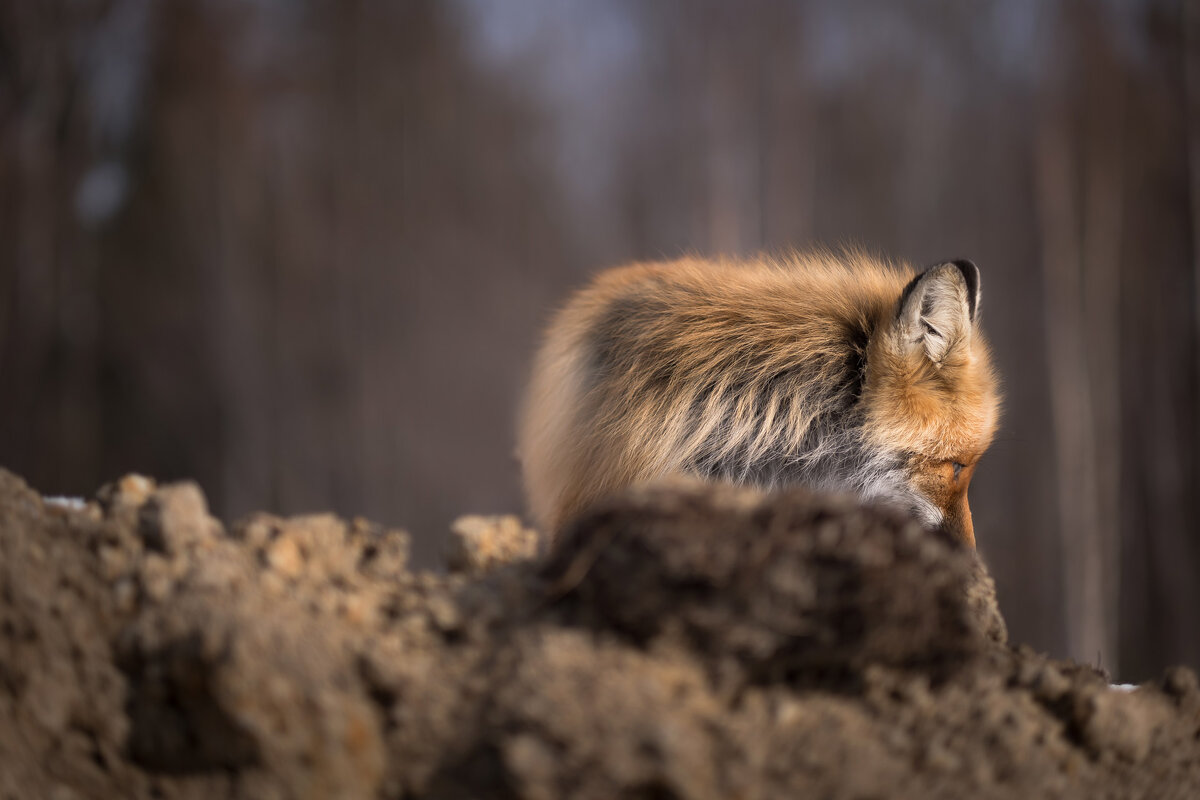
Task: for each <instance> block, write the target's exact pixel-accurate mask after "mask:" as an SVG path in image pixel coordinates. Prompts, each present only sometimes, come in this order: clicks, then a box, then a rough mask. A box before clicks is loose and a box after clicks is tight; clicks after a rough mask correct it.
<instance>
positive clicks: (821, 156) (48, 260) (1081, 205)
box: [0, 0, 1200, 680]
mask: <svg viewBox="0 0 1200 800" xmlns="http://www.w3.org/2000/svg"><path fill="white" fill-rule="evenodd" d="M1198 24H1200V9H1198V8H1197V6H1196V4H1195V3H1192V2H1187V1H1186V0H1183V1H1182V2H1181V0H1161V1H1160V0H1135V1H1134V2H1115V1H1114V2H1077V1H1073V0H1059V1H1055V0H978V2H971V3H963V2H961V1H960V0H920V1H919V2H905V3H897V2H891V1H890V0H887V1H885V0H877V1H875V2H844V1H843V0H811V1H807V2H766V1H765V0H739V1H738V2H732V1H730V2H715V1H714V0H690V1H689V2H644V1H643V0H505V1H501V0H495V1H492V0H460V1H458V2H451V1H450V0H442V2H432V1H428V2H420V1H418V0H403V1H401V2H392V3H384V2H378V3H371V2H358V1H356V0H322V1H320V2H318V0H255V1H251V0H243V1H241V2H234V1H233V0H208V1H202V0H177V1H176V2H170V3H158V2H153V0H37V2H29V0H0V187H2V190H3V191H2V195H0V464H2V465H3V466H5V467H8V468H10V469H13V470H15V471H17V472H19V473H21V474H22V475H24V476H25V477H26V478H27V479H28V480H29V481H30V482H31V483H32V484H33V485H35V486H36V487H38V488H39V489H41V490H42V491H43V492H46V493H69V494H91V493H92V492H93V491H94V490H95V488H96V487H97V486H98V485H99V484H101V483H102V482H105V481H107V480H110V479H112V478H114V477H116V476H118V475H120V474H122V473H124V472H127V471H131V470H137V471H141V472H145V473H150V474H153V475H155V476H157V477H158V478H160V479H174V478H182V477H193V478H196V479H198V480H199V481H200V482H201V483H202V484H203V485H204V487H205V489H206V491H207V492H208V495H209V498H210V502H211V504H212V506H213V507H214V509H215V510H216V511H217V513H219V514H221V515H222V516H226V517H234V516H237V515H240V514H243V513H245V512H248V511H250V510H251V509H256V508H266V509H272V510H276V511H280V512H285V513H291V512H301V511H310V510H319V509H334V510H336V511H338V512H340V513H342V514H346V515H364V516H367V517H372V518H375V519H378V520H381V521H384V522H386V523H390V524H397V525H403V526H405V527H408V528H409V529H410V530H411V531H413V533H414V534H415V537H416V541H417V552H418V557H419V558H420V559H422V560H423V561H424V562H425V563H433V558H434V555H435V554H436V553H437V552H438V550H439V549H440V547H441V541H442V538H441V537H442V536H443V535H444V531H445V530H446V526H447V523H448V522H449V521H450V520H451V519H452V518H453V517H455V516H457V515H459V514H461V513H466V512H512V511H519V510H520V505H521V501H520V493H519V476H518V472H517V468H516V464H515V462H514V460H513V457H512V447H513V417H514V413H515V407H516V402H517V398H518V396H519V391H520V386H521V384H522V382H523V380H524V376H525V373H526V371H527V369H528V365H529V361H530V356H531V354H532V351H533V349H534V347H535V343H536V340H537V333H538V330H539V329H540V327H541V326H542V325H543V324H544V322H545V320H546V318H547V315H548V314H549V313H550V311H551V310H552V309H553V308H554V306H555V304H556V303H558V302H560V301H561V299H562V297H563V296H564V294H565V293H566V292H567V291H568V290H569V289H570V288H571V287H574V286H577V285H579V284H580V283H581V282H583V281H584V280H586V277H587V275H589V274H590V273H591V272H593V271H594V270H596V269H599V268H602V267H604V266H608V265H611V264H614V263H617V262H621V261H625V260H628V259H634V258H656V257H661V256H674V255H677V254H680V253H683V252H685V251H690V252H699V253H717V252H730V253H752V252H754V251H757V250H760V249H763V248H766V249H778V248H783V247H792V246H795V247H803V246H805V245H806V244H810V243H824V244H833V245H837V244H839V243H857V244H862V245H865V246H867V247H869V248H873V249H876V250H878V251H880V252H883V253H886V254H889V255H892V256H896V257H899V258H904V259H908V260H911V261H913V262H915V263H926V262H932V261H935V260H940V259H946V258H955V257H970V258H972V259H974V260H975V261H976V262H977V263H978V264H979V265H980V267H981V269H982V271H983V276H984V320H985V326H986V328H987V330H988V332H989V334H990V336H991V339H992V342H993V345H994V350H995V354H996V358H997V360H998V363H999V367H1000V370H1001V372H1002V374H1003V376H1004V382H1005V386H1006V395H1007V399H1006V412H1005V417H1004V423H1003V429H1002V432H1001V434H1000V437H999V440H998V441H997V442H996V444H995V446H994V447H993V449H992V451H991V452H990V453H989V455H988V456H987V458H986V459H985V461H984V464H983V465H982V466H981V469H980V472H979V475H978V477H977V479H976V481H975V485H974V486H973V487H972V506H973V509H974V512H975V525H976V533H977V535H978V539H979V541H980V547H981V549H982V551H983V552H984V553H985V555H986V556H987V558H988V560H989V562H990V563H991V565H992V568H993V571H994V573H995V576H996V579H997V582H998V584H999V590H1000V599H1001V603H1002V605H1003V607H1004V609H1005V610H1006V613H1007V616H1008V619H1009V622H1010V625H1011V628H1012V633H1013V635H1014V638H1016V639H1018V640H1023V641H1027V642H1029V643H1031V644H1032V645H1034V646H1035V647H1036V648H1038V649H1042V650H1047V651H1050V652H1051V653H1054V654H1056V655H1071V656H1074V657H1076V658H1078V659H1081V660H1086V661H1090V662H1093V663H1096V662H1097V661H1099V662H1100V663H1102V664H1103V665H1104V666H1106V667H1109V668H1112V669H1114V670H1115V671H1116V673H1117V674H1118V676H1119V677H1120V678H1122V679H1128V680H1138V679H1142V678H1146V677H1149V676H1152V675H1155V674H1157V673H1158V672H1159V671H1160V670H1161V669H1162V668H1163V667H1164V666H1165V665H1166V664H1168V663H1171V662H1178V661H1183V662H1187V663H1190V664H1192V665H1200V524H1198V523H1197V519H1200V517H1198V513H1200V500H1198V499H1197V498H1198V497H1200V461H1198V458H1197V446H1198V445H1200V425H1198V422H1197V416H1198V415H1197V406H1198V403H1200V385H1198V384H1200V316H1198V313H1197V312H1198V309H1200V285H1198V281H1197V278H1198V275H1200V273H1198V267H1197V263H1198V259H1200V250H1198V242H1200V225H1198V224H1197V222H1198V219H1200V207H1198V205H1197V202H1198V201H1200V87H1198V82H1200V49H1198V40H1200V27H1198Z"/></svg>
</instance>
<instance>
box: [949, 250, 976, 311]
mask: <svg viewBox="0 0 1200 800" xmlns="http://www.w3.org/2000/svg"><path fill="white" fill-rule="evenodd" d="M950 263H951V264H953V265H954V266H956V267H958V271H959V272H961V273H962V276H963V280H965V281H966V282H967V305H968V306H969V307H970V311H971V319H972V320H973V319H975V306H976V304H977V303H978V302H979V267H977V266H975V262H974V261H972V260H971V259H969V258H957V259H955V260H954V261H951V262H950Z"/></svg>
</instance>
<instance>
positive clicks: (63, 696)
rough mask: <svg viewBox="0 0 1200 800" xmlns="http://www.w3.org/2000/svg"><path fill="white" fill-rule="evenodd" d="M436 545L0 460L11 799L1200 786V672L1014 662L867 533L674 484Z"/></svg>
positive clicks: (982, 599) (985, 616) (924, 542)
mask: <svg viewBox="0 0 1200 800" xmlns="http://www.w3.org/2000/svg"><path fill="white" fill-rule="evenodd" d="M455 541H456V547H455V555H454V564H455V565H456V567H457V569H458V570H459V571H457V572H452V573H449V574H445V575H435V574H429V573H418V572H412V571H410V570H409V569H408V568H407V565H406V560H407V551H408V539H407V537H406V536H405V534H403V533H401V532H397V531H388V530H384V529H382V528H380V527H378V526H375V525H372V524H370V523H367V522H364V521H361V520H355V521H353V522H345V521H342V520H339V519H336V518H334V517H331V516H310V517H302V518H295V519H288V520H285V519H280V518H277V517H272V516H267V515H259V516H255V517H252V518H250V519H248V520H245V521H243V522H241V523H239V524H237V525H235V526H233V527H232V528H231V529H229V530H228V531H227V530H226V529H225V528H223V526H222V525H221V524H220V523H218V522H217V521H216V520H214V519H212V518H211V517H210V516H209V515H208V513H207V510H206V507H205V501H204V498H203V495H202V494H201V493H200V491H199V489H198V488H197V487H195V486H194V485H191V484H178V485H173V486H166V487H162V488H158V487H155V486H154V485H153V483H152V482H150V481H148V480H146V479H139V478H136V477H130V478H126V479H124V480H123V481H122V482H120V483H119V484H117V485H115V486H111V487H107V488H106V489H105V490H102V491H101V493H100V495H99V497H98V498H97V500H96V501H94V502H91V503H89V504H88V505H87V506H86V507H85V508H83V509H80V510H72V509H67V508H62V507H59V506H56V505H50V504H47V503H45V502H44V501H43V500H42V498H41V497H40V496H39V495H38V494H37V493H35V492H33V491H31V490H30V489H29V488H28V487H26V486H25V485H24V484H23V483H22V482H21V481H20V479H18V478H16V477H15V476H12V475H11V474H8V473H4V472H2V471H0V798H3V800H7V799H8V798H14V799H15V798H21V799H22V800H24V798H31V797H32V798H42V797H45V798H56V799H60V800H67V799H68V798H80V797H96V798H109V797H129V798H190V797H196V798H199V797H206V798H207V797H237V798H256V799H258V798H300V797H304V798H328V797H339V798H341V797H345V798H358V797H393V798H418V797H421V798H426V797H428V798H435V797H436V798H467V797H497V798H539V799H540V798H545V799H546V800H550V799H551V798H595V799H596V800H609V799H610V798H641V799H643V800H650V799H651V798H655V799H657V800H663V799H665V798H744V799H746V800H753V799H756V798H777V797H827V798H843V797H844V798H869V797H914V798H916V797H920V798H930V797H932V798H937V797H945V798H960V797H1021V798H1026V797H1081V798H1082V797H1087V798H1105V797H1113V798H1116V797H1155V798H1194V797H1200V688H1198V686H1197V679H1196V675H1195V674H1194V673H1193V672H1191V671H1189V670H1187V669H1183V668H1176V669H1174V670H1171V671H1169V672H1168V674H1167V675H1166V676H1165V677H1164V678H1163V679H1162V680H1161V681H1157V682H1154V683H1148V684H1143V685H1142V686H1141V687H1139V688H1138V689H1137V690H1136V691H1133V692H1128V693H1127V692H1120V691H1115V690H1113V689H1110V688H1109V686H1108V683H1107V680H1106V676H1104V675H1101V674H1099V673H1097V672H1095V671H1094V670H1092V669H1090V668H1087V667H1082V666H1078V665H1075V664H1069V663H1062V662H1053V661H1050V660H1048V659H1046V658H1044V657H1042V656H1039V655H1036V654H1034V653H1032V652H1030V651H1029V650H1027V649H1023V648H1012V647H1010V646H1008V645H1007V644H1006V643H1005V634H1004V626H1003V621H1002V619H1001V618H1000V615H999V612H998V611H997V609H996V605H995V602H994V594H993V591H992V585H991V581H990V579H989V578H988V577H987V574H986V571H985V570H984V569H983V567H982V565H981V564H980V563H979V562H978V560H977V559H976V558H975V556H974V554H973V553H971V552H969V551H966V550H963V549H960V548H958V547H957V546H955V545H954V543H953V542H949V541H946V540H942V539H939V538H937V537H936V536H935V535H933V534H930V533H926V532H924V531H922V530H920V529H918V528H916V527H915V526H913V525H912V524H910V523H906V522H904V521H903V520H900V519H897V518H894V517H892V516H890V515H888V514H887V513H884V512H881V511H876V510H870V509H863V508H858V507H855V506H854V505H852V504H850V503H848V502H847V501H845V500H842V499H839V498H830V497H822V496H814V495H810V494H806V493H792V494H787V495H781V496H775V497H770V498H763V497H760V496H758V495H754V494H750V493H741V492H735V491H729V490H717V489H711V488H710V489H706V490H701V489H696V488H663V489H659V490H655V491H647V492H643V493H635V494H631V495H629V496H626V497H624V498H621V499H619V500H616V501H613V502H612V503H610V504H609V505H607V506H605V507H601V508H597V509H596V510H595V511H594V512H593V513H591V514H590V515H589V516H587V517H586V518H584V519H582V520H580V521H579V522H578V523H577V524H576V525H575V527H574V528H573V529H572V530H570V531H569V532H567V534H566V535H564V536H563V537H562V539H561V540H560V541H558V542H557V543H555V544H554V545H553V546H551V547H550V548H549V552H548V553H546V554H545V555H543V556H536V555H535V553H534V550H535V549H536V544H537V542H536V539H535V538H534V537H533V535H532V534H531V532H529V531H528V530H526V529H524V528H522V527H521V526H520V525H519V524H518V523H516V522H515V521H514V520H511V519H508V520H505V519H499V520H497V519H487V518H473V519H471V520H468V521H465V522H462V523H460V524H459V525H457V526H456V540H455ZM514 559H515V560H514Z"/></svg>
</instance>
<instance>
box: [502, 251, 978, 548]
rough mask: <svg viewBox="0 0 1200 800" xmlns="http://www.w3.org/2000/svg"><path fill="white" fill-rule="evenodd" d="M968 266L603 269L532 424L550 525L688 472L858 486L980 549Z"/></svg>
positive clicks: (724, 263) (540, 363)
mask: <svg viewBox="0 0 1200 800" xmlns="http://www.w3.org/2000/svg"><path fill="white" fill-rule="evenodd" d="M979 286H980V283H979V271H978V269H977V268H976V267H975V265H974V264H972V263H971V262H969V261H955V262H948V263H944V264H938V265H935V266H933V267H930V268H928V269H926V270H924V271H923V272H920V273H918V272H917V271H916V270H914V269H913V268H912V267H909V266H907V265H903V264H892V263H889V262H886V261H883V260H881V259H878V258H875V257H872V256H870V255H867V254H865V253H861V252H850V253H842V254H833V253H829V252H812V253H807V254H793V255H790V256H788V257H785V258H781V259H756V260H748V261H734V260H702V259H698V258H685V259H682V260H679V261H674V262H670V263H656V264H634V265H631V266H626V267H621V268H617V269H613V270H609V271H607V272H604V273H602V274H600V275H599V276H598V277H597V278H596V279H595V280H594V281H593V282H592V283H591V285H589V286H588V287H586V288H584V289H583V290H581V291H580V292H578V293H577V294H576V295H575V296H574V297H572V298H571V299H570V301H569V302H568V303H567V304H566V306H565V308H563V309H562V310H561V311H560V312H559V313H558V314H557V316H556V317H555V319H554V320H553V322H552V324H551V325H550V327H549V330H548V332H547V334H546V337H545V340H544V343H543V345H542V347H541V350H540V352H539V353H538V355H537V358H536V361H535V365H534V369H533V377H532V381H531V383H530V386H529V389H528V392H527V394H526V397H525V402H524V408H523V411H522V415H521V420H520V424H519V433H518V455H519V457H520V459H521V462H522V469H523V477H524V484H525V490H526V495H527V500H528V504H529V509H530V512H531V514H532V516H533V517H534V519H535V521H536V522H537V523H538V524H539V525H540V526H541V527H542V529H543V530H544V531H548V532H550V533H553V532H555V531H557V530H558V529H560V528H561V527H562V526H563V525H564V524H565V523H566V522H567V521H569V520H570V518H571V517H572V516H573V515H575V514H576V513H578V512H579V511H581V510H582V509H583V508H584V507H586V506H588V505H589V504H590V503H592V502H593V501H595V500H597V499H599V498H601V497H603V496H605V495H608V494H610V493H612V492H615V491H617V490H620V489H622V488H624V487H626V486H630V485H633V484H638V483H644V482H647V481H652V480H658V479H663V478H669V477H675V476H691V477H693V478H699V479H702V480H711V481H724V482H732V483H736V484H743V485H749V486H753V487H758V488H761V489H768V490H769V489H775V488H781V487H787V486H794V485H804V486H808V487H812V488H818V489H825V490H833V491H845V492H853V493H855V494H857V495H858V496H860V497H861V498H863V499H864V500H871V501H883V502H886V503H890V504H892V505H895V506H899V507H901V508H903V509H905V510H907V511H909V512H910V513H912V514H914V515H915V516H916V517H917V518H919V519H920V520H922V521H923V522H925V523H926V524H928V525H930V526H937V527H941V528H943V529H945V530H947V531H948V532H950V533H951V534H953V535H955V536H956V537H958V538H959V539H961V540H962V541H964V542H966V543H968V544H970V545H974V529H973V525H972V521H971V513H970V509H969V507H968V504H967V486H968V485H969V484H970V481H971V477H972V475H973V474H974V471H975V465H976V463H977V462H978V461H979V458H980V457H981V456H982V455H983V452H984V451H985V450H986V449H987V447H988V445H989V443H990V442H991V439H992V436H993V434H994V432H995V430H996V425H997V419H998V413H999V394H998V389H997V381H996V377H995V375H994V372H993V369H992V366H991V359H990V356H989V352H988V347H987V343H986V342H985V340H984V338H983V335H982V333H981V332H980V330H979V324H978V318H979V299H980V294H979Z"/></svg>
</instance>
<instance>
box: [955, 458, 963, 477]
mask: <svg viewBox="0 0 1200 800" xmlns="http://www.w3.org/2000/svg"><path fill="white" fill-rule="evenodd" d="M953 466H954V480H958V474H959V473H960V472H962V471H963V465H962V464H960V463H958V462H957V461H955V462H953Z"/></svg>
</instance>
